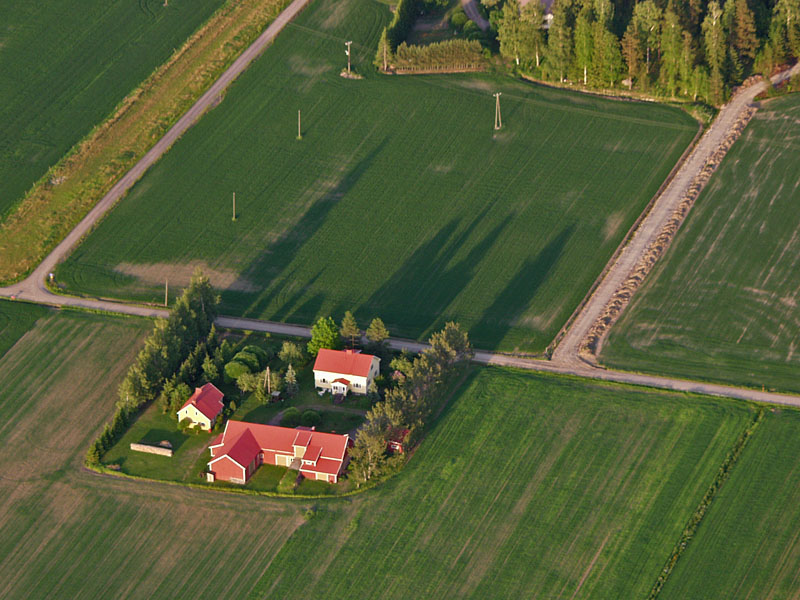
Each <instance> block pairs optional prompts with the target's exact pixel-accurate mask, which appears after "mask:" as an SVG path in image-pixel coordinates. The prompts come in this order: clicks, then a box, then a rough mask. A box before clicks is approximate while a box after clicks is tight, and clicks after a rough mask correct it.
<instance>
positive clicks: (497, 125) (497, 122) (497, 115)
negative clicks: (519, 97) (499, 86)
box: [492, 92, 503, 130]
mask: <svg viewBox="0 0 800 600" xmlns="http://www.w3.org/2000/svg"><path fill="white" fill-rule="evenodd" d="M500 94H501V92H497V93H496V94H492V95H493V96H494V98H495V104H494V128H495V130H497V129H500V128H501V127H502V126H503V121H502V119H501V118H500Z"/></svg>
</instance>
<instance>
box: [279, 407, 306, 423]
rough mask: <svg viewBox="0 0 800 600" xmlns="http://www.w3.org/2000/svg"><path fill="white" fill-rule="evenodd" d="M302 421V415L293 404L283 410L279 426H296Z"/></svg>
mask: <svg viewBox="0 0 800 600" xmlns="http://www.w3.org/2000/svg"><path fill="white" fill-rule="evenodd" d="M301 421H302V416H301V415H300V411H299V410H297V408H295V407H294V406H290V407H289V408H287V409H286V410H285V411H283V417H282V418H281V426H282V427H297V426H298V425H300V422H301Z"/></svg>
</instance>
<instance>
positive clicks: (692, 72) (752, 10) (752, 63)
mask: <svg viewBox="0 0 800 600" xmlns="http://www.w3.org/2000/svg"><path fill="white" fill-rule="evenodd" d="M483 3H484V5H486V6H487V8H488V9H489V10H490V11H491V12H490V22H491V23H492V24H493V27H496V30H497V38H498V41H499V50H500V53H501V55H502V56H503V57H505V58H506V59H508V60H510V61H512V64H513V65H514V66H515V67H517V68H518V69H519V70H521V71H522V72H527V73H530V74H532V75H533V76H535V77H538V78H542V79H545V80H549V81H559V82H560V81H565V80H569V81H573V82H578V83H580V84H582V85H584V86H586V87H589V88H603V89H607V88H616V87H623V86H624V87H626V88H629V89H634V90H639V91H641V92H645V93H647V94H650V95H655V96H664V97H683V98H687V99H689V98H690V99H692V100H698V99H700V100H704V101H707V102H710V103H712V104H720V103H722V102H724V101H725V99H726V98H727V97H728V95H729V94H730V90H731V88H732V87H733V86H735V85H738V84H740V83H741V82H742V81H744V79H746V78H747V77H749V76H750V75H752V74H754V73H765V74H769V73H771V72H772V71H773V70H774V69H775V68H776V67H777V66H779V65H781V64H784V63H786V62H787V61H793V60H796V59H798V58H800V0H776V1H774V2H772V1H769V0H727V1H725V2H720V1H718V0H711V1H710V2H707V3H705V2H696V1H695V0H675V1H673V2H669V3H664V2H657V1H656V0H642V1H640V2H637V3H635V4H631V3H629V2H625V1H622V0H615V1H613V2H612V1H611V0H555V1H554V2H553V5H552V7H551V10H552V20H551V21H550V27H549V29H544V28H543V22H544V15H543V11H542V8H541V5H540V3H539V2H536V1H533V2H529V3H528V4H526V5H525V6H524V7H523V8H520V6H519V3H518V1H517V0H505V1H500V2H498V1H497V0H483Z"/></svg>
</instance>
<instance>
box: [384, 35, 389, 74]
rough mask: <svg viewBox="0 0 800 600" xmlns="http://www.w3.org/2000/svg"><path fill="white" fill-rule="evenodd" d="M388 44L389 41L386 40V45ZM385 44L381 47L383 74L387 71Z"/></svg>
mask: <svg viewBox="0 0 800 600" xmlns="http://www.w3.org/2000/svg"><path fill="white" fill-rule="evenodd" d="M388 43H389V40H386V44H388ZM386 44H384V45H383V70H384V72H386V71H388V70H389V65H388V64H387V63H386Z"/></svg>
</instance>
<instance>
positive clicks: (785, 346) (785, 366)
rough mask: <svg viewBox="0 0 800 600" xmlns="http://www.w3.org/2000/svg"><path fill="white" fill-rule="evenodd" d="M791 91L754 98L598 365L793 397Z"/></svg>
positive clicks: (797, 239) (798, 141)
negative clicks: (758, 101) (756, 103)
mask: <svg viewBox="0 0 800 600" xmlns="http://www.w3.org/2000/svg"><path fill="white" fill-rule="evenodd" d="M798 119H800V94H794V95H789V96H785V97H782V98H777V99H775V100H771V101H769V102H766V103H765V104H764V106H763V107H762V108H761V109H760V110H759V111H758V112H757V113H756V115H755V117H754V118H753V120H752V121H751V122H750V124H749V125H748V126H747V129H746V130H745V131H744V134H743V135H742V137H741V139H740V140H739V141H738V142H737V143H736V145H735V146H734V147H733V148H732V149H731V151H730V152H729V154H728V156H727V158H726V159H725V161H724V162H723V164H722V165H721V166H720V168H719V170H718V171H717V173H716V174H715V175H714V176H713V177H712V179H711V181H710V183H709V185H708V187H707V188H706V190H705V191H704V192H703V194H702V195H701V196H700V198H699V199H698V201H697V205H696V206H695V207H694V208H693V209H692V212H691V213H690V214H689V217H688V219H687V221H686V223H685V224H684V225H683V227H682V229H681V231H680V232H679V233H678V236H677V238H676V240H675V242H674V244H673V246H672V248H671V249H670V250H669V252H668V253H667V255H666V256H665V257H664V258H663V259H662V261H661V262H660V263H659V265H658V266H657V267H656V269H655V271H654V272H653V273H652V275H650V277H648V279H647V281H646V282H645V284H644V286H643V287H642V289H641V290H640V291H639V292H638V293H637V294H636V296H634V298H633V301H632V302H631V305H630V307H629V308H628V309H627V310H626V311H625V312H624V313H623V315H622V318H621V319H620V320H619V323H617V325H615V326H614V328H613V329H612V330H611V333H610V335H609V337H608V341H607V342H606V343H605V345H604V346H603V349H602V353H601V357H600V358H601V360H602V362H603V363H605V364H607V365H609V366H613V367H618V368H624V369H632V370H637V371H649V372H658V373H664V374H670V375H678V376H684V377H690V378H700V379H710V380H715V381H722V382H726V383H732V384H736V385H749V386H754V387H761V386H762V385H763V386H766V387H767V388H770V389H777V390H783V391H793V392H800V378H798V376H797V374H798V372H799V371H800V351H798V350H799V349H800V311H798V308H797V306H798V302H800V287H798V277H797V273H798V267H799V266H800V229H798V220H800V204H798V202H797V199H798V181H800V161H798V152H800V131H798V127H797V122H798Z"/></svg>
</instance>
